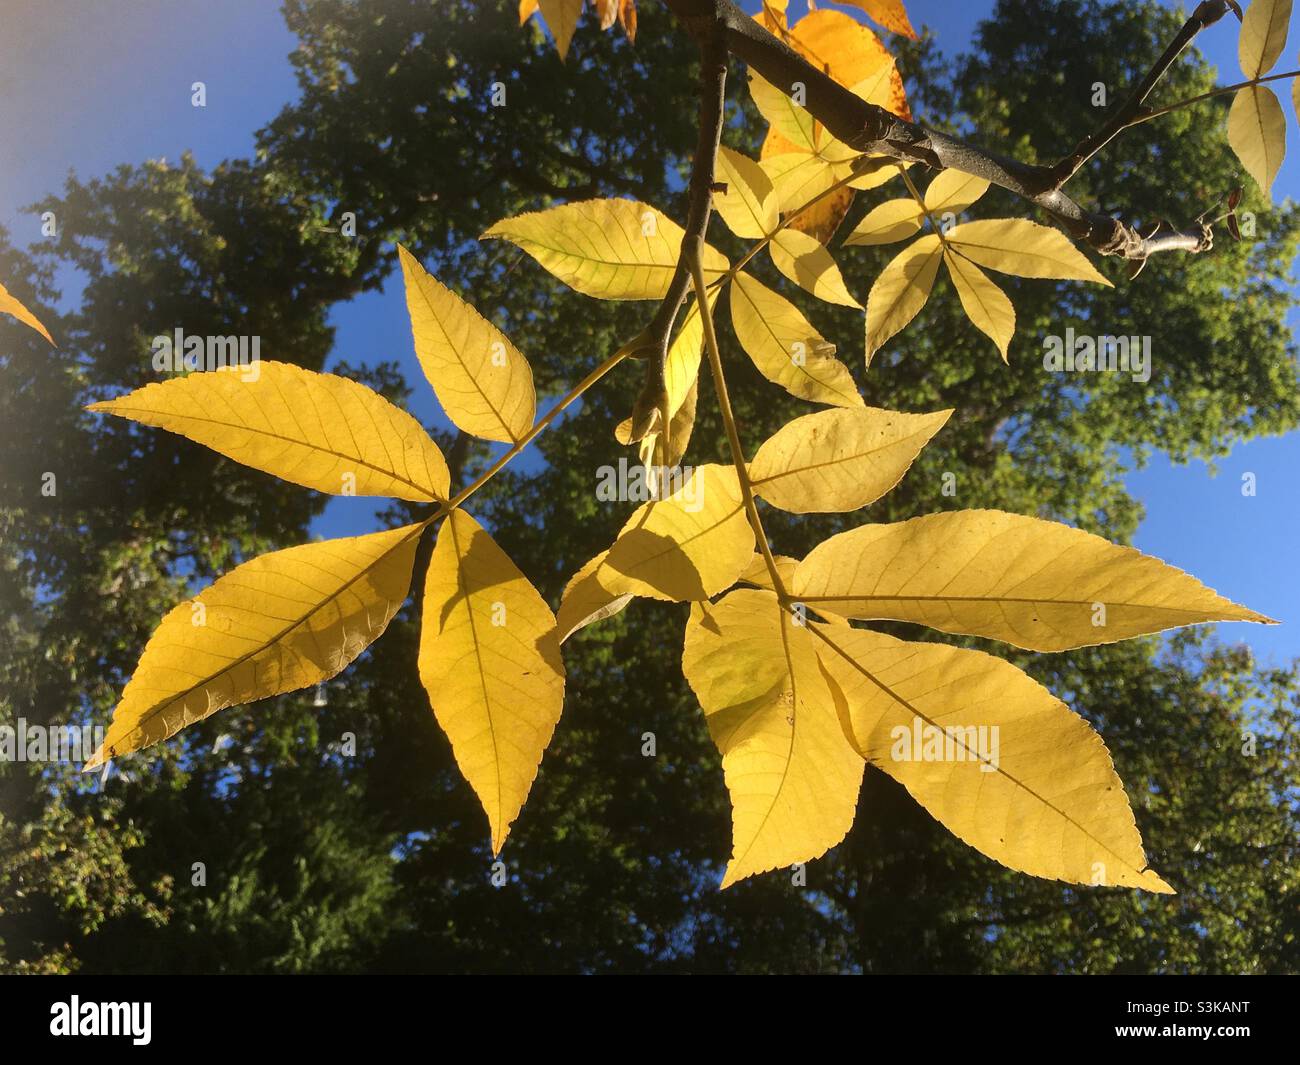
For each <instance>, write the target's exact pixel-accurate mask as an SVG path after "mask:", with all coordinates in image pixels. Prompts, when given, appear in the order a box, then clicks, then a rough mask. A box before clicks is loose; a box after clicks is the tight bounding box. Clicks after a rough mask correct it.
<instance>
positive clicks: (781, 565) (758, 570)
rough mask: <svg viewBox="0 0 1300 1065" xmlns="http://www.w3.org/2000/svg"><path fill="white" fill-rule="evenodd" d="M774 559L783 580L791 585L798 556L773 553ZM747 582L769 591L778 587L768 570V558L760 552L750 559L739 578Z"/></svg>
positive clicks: (797, 563)
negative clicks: (775, 586)
mask: <svg viewBox="0 0 1300 1065" xmlns="http://www.w3.org/2000/svg"><path fill="white" fill-rule="evenodd" d="M772 560H773V561H774V562H775V563H776V569H777V572H778V573H779V574H781V580H782V581H783V582H784V583H785V585H786V587H789V585H790V582H791V581H792V580H794V568H795V566H797V565H799V560H798V559H797V558H791V557H790V556H789V555H773V556H772ZM737 580H741V581H744V582H745V583H746V584H752V585H754V587H756V588H766V589H767V590H768V591H769V592H774V591H776V589H775V588H774V587H773V586H772V575H771V574H770V573H769V572H768V571H767V559H765V558H764V557H763V556H762V555H761V554H759V553H758V552H755V553H754V557H753V558H752V559H750V560H749V565H748V566H746V567H745V570H744V572H743V573H741V575H740V576H739V577H738V578H737Z"/></svg>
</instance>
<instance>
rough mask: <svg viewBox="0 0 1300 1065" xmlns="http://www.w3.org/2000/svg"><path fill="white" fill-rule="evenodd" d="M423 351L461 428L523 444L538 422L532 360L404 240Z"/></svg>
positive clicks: (415, 329) (410, 306)
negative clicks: (423, 263) (431, 270)
mask: <svg viewBox="0 0 1300 1065" xmlns="http://www.w3.org/2000/svg"><path fill="white" fill-rule="evenodd" d="M397 250H398V255H399V257H400V258H401V263H402V278H403V280H404V281H405V283H406V308H407V311H408V313H409V314H410V316H411V334H412V337H413V338H414V340H415V354H416V357H417V358H419V360H420V367H421V368H422V369H423V370H424V375H425V377H427V378H428V379H429V383H430V384H431V385H433V390H434V392H435V393H436V394H437V396H438V400H439V402H440V403H441V404H442V408H443V410H444V411H446V413H447V417H448V418H450V419H451V421H452V424H453V425H455V426H456V428H458V429H463V430H464V431H465V432H467V433H471V434H473V435H474V436H479V437H482V438H483V439H484V440H500V441H503V442H505V443H511V444H515V443H518V442H519V441H520V440H521V439H523V437H524V435H525V434H526V433H527V432H528V430H529V429H531V428H532V426H533V417H534V415H535V414H536V413H537V393H536V390H535V389H534V388H533V371H532V368H531V367H530V366H529V365H528V360H527V359H525V358H524V357H523V355H522V354H520V352H519V351H518V349H516V348H515V346H514V345H513V344H512V343H510V340H509V338H508V337H507V336H506V335H505V334H504V333H502V332H501V331H500V330H499V329H497V327H496V326H494V325H493V324H492V323H491V322H489V321H488V320H487V319H486V318H484V317H483V316H482V315H480V314H479V313H478V311H476V310H475V309H474V308H473V307H471V306H470V305H469V304H468V303H466V302H465V301H464V300H462V299H461V298H460V297H459V296H457V295H456V294H455V293H454V292H452V291H451V289H449V288H447V287H446V286H445V285H443V284H442V283H441V282H440V281H439V280H438V279H437V278H436V277H434V276H433V275H432V274H430V273H428V272H427V271H426V270H425V269H424V267H423V266H421V265H420V263H419V262H418V260H416V258H415V257H414V256H413V255H411V253H410V252H408V251H407V250H406V249H405V248H403V247H401V246H400V245H399V246H398V249H397Z"/></svg>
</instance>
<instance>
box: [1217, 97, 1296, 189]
mask: <svg viewBox="0 0 1300 1065" xmlns="http://www.w3.org/2000/svg"><path fill="white" fill-rule="evenodd" d="M1228 144H1229V145H1230V146H1231V148H1232V150H1233V151H1234V152H1236V153H1237V158H1238V159H1240V160H1241V165H1242V166H1244V167H1245V168H1246V172H1247V173H1248V174H1250V176H1251V177H1253V178H1254V179H1255V182H1256V183H1257V184H1258V185H1259V188H1260V191H1261V192H1263V193H1264V195H1265V196H1270V195H1272V188H1273V179H1274V178H1276V177H1277V172H1278V171H1279V170H1280V169H1281V168H1282V157H1283V156H1284V155H1285V154H1286V116H1285V115H1284V114H1283V113H1282V105H1281V104H1280V103H1278V100H1277V96H1276V95H1275V94H1274V92H1273V90H1272V89H1270V88H1269V87H1268V86H1267V85H1248V86H1246V88H1244V89H1238V90H1237V95H1236V96H1234V97H1233V98H1232V107H1231V108H1230V109H1229V111H1228Z"/></svg>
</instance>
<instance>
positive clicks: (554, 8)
mask: <svg viewBox="0 0 1300 1065" xmlns="http://www.w3.org/2000/svg"><path fill="white" fill-rule="evenodd" d="M537 2H538V4H539V6H540V7H541V9H542V18H544V19H545V20H546V25H547V27H548V28H549V29H550V31H551V35H552V36H553V37H554V38H555V50H556V51H557V52H559V53H560V59H561V61H563V60H564V58H565V57H566V56H567V55H568V54H569V42H570V41H572V40H573V33H574V31H575V30H576V29H577V28H578V16H580V15H581V14H582V0H537Z"/></svg>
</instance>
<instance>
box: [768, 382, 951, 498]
mask: <svg viewBox="0 0 1300 1065" xmlns="http://www.w3.org/2000/svg"><path fill="white" fill-rule="evenodd" d="M951 415H952V411H950V410H945V411H940V412H938V413H937V414H900V413H899V412H898V411H890V410H880V409H879V408H876V407H863V408H861V409H859V410H825V411H819V412H818V413H816V414H807V415H804V416H803V417H802V418H795V419H794V420H793V421H791V422H787V423H786V424H785V425H784V426H782V428H781V429H779V430H778V431H777V432H776V434H775V435H773V436H771V437H769V438H768V439H767V440H765V441H764V442H763V445H762V447H760V448H759V449H758V453H757V454H756V455H755V456H754V461H753V462H751V463H750V464H749V477H750V481H751V482H752V483H753V485H754V491H755V493H756V494H757V495H759V496H760V497H762V498H763V499H765V500H767V501H768V502H769V503H771V504H772V505H773V506H776V507H780V508H781V509H782V510H788V511H791V512H792V513H795V514H811V513H829V512H834V511H845V510H857V509H858V508H859V507H865V506H866V505H867V504H868V503H872V502H874V501H875V500H877V499H879V498H880V497H881V496H883V495H884V494H885V493H886V492H888V491H889V490H890V489H891V488H893V487H894V485H896V484H898V482H899V481H900V480H902V477H903V474H904V473H906V472H907V468H908V467H909V466H910V465H911V464H912V460H913V459H915V458H916V456H917V455H918V454H920V451H921V449H922V448H923V447H925V445H926V444H927V443H929V442H930V438H931V437H933V436H934V434H935V433H937V432H938V431H939V430H940V429H941V428H942V427H943V425H944V423H945V422H946V421H947V420H948V418H949V417H950V416H951Z"/></svg>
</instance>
